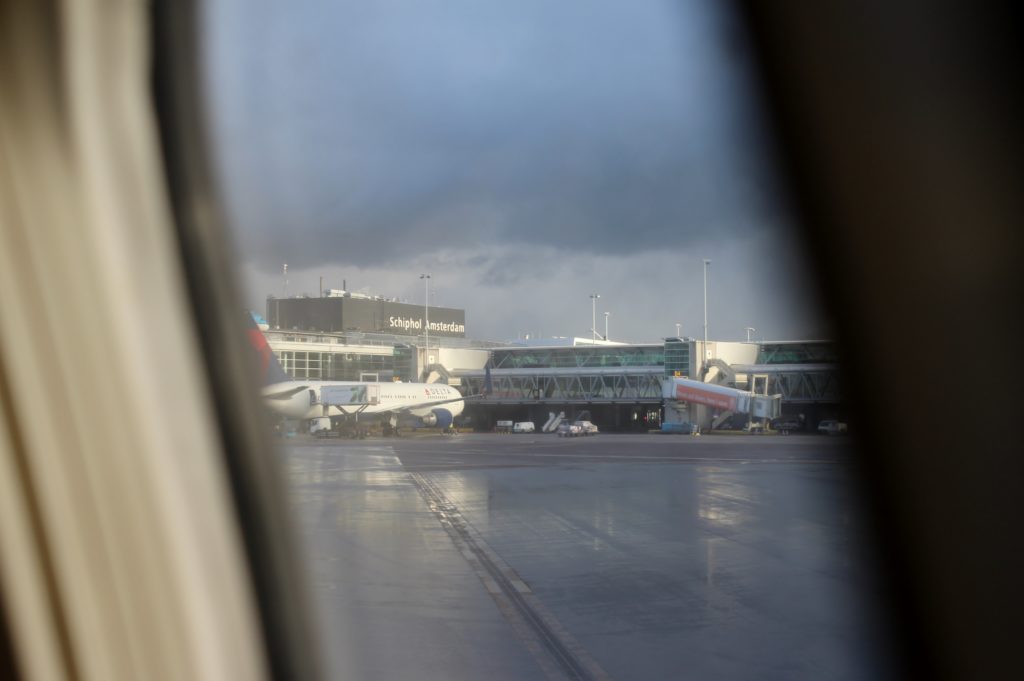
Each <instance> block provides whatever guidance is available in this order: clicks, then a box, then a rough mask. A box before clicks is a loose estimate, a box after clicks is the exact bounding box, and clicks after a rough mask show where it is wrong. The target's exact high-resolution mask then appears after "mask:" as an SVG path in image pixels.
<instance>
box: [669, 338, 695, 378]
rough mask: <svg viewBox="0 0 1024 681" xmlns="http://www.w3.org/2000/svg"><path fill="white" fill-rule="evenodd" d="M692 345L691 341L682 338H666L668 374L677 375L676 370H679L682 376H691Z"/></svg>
mask: <svg viewBox="0 0 1024 681" xmlns="http://www.w3.org/2000/svg"><path fill="white" fill-rule="evenodd" d="M691 345H692V343H691V342H690V341H685V340H682V339H681V338H666V339H665V375H666V376H675V375H676V372H679V375H680V376H686V377H689V376H690V357H692V355H693V353H691V351H690V347H691Z"/></svg>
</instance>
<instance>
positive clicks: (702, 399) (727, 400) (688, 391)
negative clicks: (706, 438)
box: [676, 383, 736, 411]
mask: <svg viewBox="0 0 1024 681" xmlns="http://www.w3.org/2000/svg"><path fill="white" fill-rule="evenodd" d="M676 399H677V400H679V401H681V402H694V403H696V404H705V405H707V406H709V407H716V408H718V409H726V410H729V411H733V410H735V409H736V398H735V397H734V396H732V395H722V394H721V393H715V392H711V391H710V390H701V389H700V388H691V387H689V386H685V385H679V384H678V383H677V384H676Z"/></svg>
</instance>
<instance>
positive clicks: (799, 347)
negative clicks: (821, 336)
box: [757, 341, 839, 364]
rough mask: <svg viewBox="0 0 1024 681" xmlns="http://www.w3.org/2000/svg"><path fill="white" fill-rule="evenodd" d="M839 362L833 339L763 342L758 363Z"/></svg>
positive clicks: (758, 355) (758, 354)
mask: <svg viewBox="0 0 1024 681" xmlns="http://www.w3.org/2000/svg"><path fill="white" fill-rule="evenodd" d="M838 362H839V357H838V354H837V353H836V347H835V343H833V342H832V341H796V342H784V343H762V344H761V347H760V349H759V350H758V353H757V363H758V364H835V363H838Z"/></svg>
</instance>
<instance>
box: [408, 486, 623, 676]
mask: <svg viewBox="0 0 1024 681" xmlns="http://www.w3.org/2000/svg"><path fill="white" fill-rule="evenodd" d="M410 477H411V478H412V481H413V483H415V485H416V488H417V489H418V490H419V492H420V495H422V497H423V499H424V501H426V503H427V506H429V507H430V510H431V511H433V512H434V515H435V516H437V519H438V520H439V521H440V522H441V525H442V526H443V527H444V528H445V530H446V531H447V532H448V536H449V537H451V540H452V542H453V543H454V544H455V546H456V548H457V549H458V550H459V553H461V554H462V556H463V557H464V558H465V559H466V561H467V562H468V563H469V565H470V567H472V569H473V571H474V572H475V573H476V576H477V577H478V578H479V579H480V582H481V583H482V584H483V586H484V588H485V589H486V590H487V593H489V594H490V595H491V598H493V599H494V602H495V603H496V604H497V606H498V610H499V611H500V612H501V613H502V615H504V617H505V619H506V620H508V622H509V624H510V625H512V629H513V631H515V632H516V634H517V635H518V636H519V638H520V639H521V640H522V642H523V644H524V645H525V646H526V649H527V650H529V651H530V653H531V654H533V656H534V659H535V660H536V661H537V664H538V665H539V666H540V668H541V669H542V670H543V671H544V674H545V676H547V678H548V679H549V680H550V681H613V680H612V677H611V676H609V675H608V673H607V672H605V671H604V670H603V669H602V668H601V667H600V666H599V665H598V664H597V662H596V661H595V660H594V659H593V658H591V657H590V654H589V653H588V652H587V650H586V649H585V648H584V647H583V646H582V645H581V644H580V643H579V642H578V641H577V640H576V639H575V638H574V637H573V636H572V635H571V634H570V633H569V632H568V630H566V628H565V627H563V626H562V624H561V623H560V622H559V621H558V620H557V619H555V616H554V615H553V614H551V612H550V611H549V610H548V609H547V608H546V607H545V606H544V604H543V603H541V601H540V599H539V598H537V596H536V595H534V593H533V590H532V589H531V588H530V587H529V585H528V584H527V583H526V582H525V581H524V580H523V579H522V577H520V576H519V575H518V573H516V571H515V570H513V569H512V568H511V567H510V566H509V565H508V564H507V563H506V562H505V561H504V560H503V559H502V558H501V556H499V555H498V554H497V553H495V552H494V550H493V549H491V547H490V546H489V545H488V544H487V542H486V541H485V540H484V538H483V537H482V536H481V535H480V533H479V532H478V531H477V530H476V528H474V527H473V525H472V524H470V523H469V522H468V521H467V520H466V519H465V518H464V517H463V516H462V513H461V512H459V509H458V507H456V506H455V504H453V503H452V502H451V500H450V499H448V497H447V496H446V495H445V493H444V491H443V490H442V489H441V488H440V487H438V486H437V485H436V484H434V482H433V481H432V480H430V479H429V478H428V477H426V476H424V475H422V474H421V473H410Z"/></svg>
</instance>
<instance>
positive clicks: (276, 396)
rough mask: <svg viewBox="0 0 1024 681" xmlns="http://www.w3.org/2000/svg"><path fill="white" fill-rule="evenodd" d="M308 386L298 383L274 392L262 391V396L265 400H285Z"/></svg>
mask: <svg viewBox="0 0 1024 681" xmlns="http://www.w3.org/2000/svg"><path fill="white" fill-rule="evenodd" d="M308 387H309V386H307V385H300V386H297V387H295V388H288V389H287V390H280V391H278V392H276V393H264V394H263V398H264V399H267V400H287V399H290V398H291V397H293V396H294V395H296V394H298V393H300V392H302V391H303V390H306V389H307V388H308Z"/></svg>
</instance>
